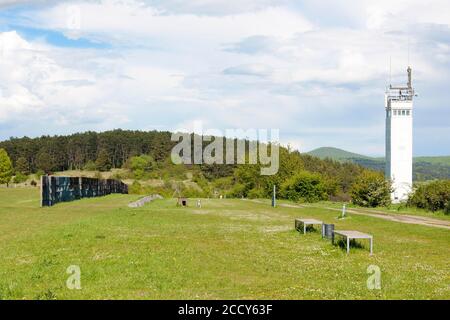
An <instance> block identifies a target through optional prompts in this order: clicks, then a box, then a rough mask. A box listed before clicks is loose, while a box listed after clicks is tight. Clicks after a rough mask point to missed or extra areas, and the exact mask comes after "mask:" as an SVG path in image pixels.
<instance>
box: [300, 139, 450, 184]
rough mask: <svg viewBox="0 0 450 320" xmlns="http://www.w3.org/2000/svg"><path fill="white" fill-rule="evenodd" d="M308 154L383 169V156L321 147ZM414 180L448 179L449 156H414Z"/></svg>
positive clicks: (449, 174) (449, 177)
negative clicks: (377, 156) (371, 155)
mask: <svg viewBox="0 0 450 320" xmlns="http://www.w3.org/2000/svg"><path fill="white" fill-rule="evenodd" d="M308 154H309V155H312V156H315V157H318V158H321V159H325V158H330V159H333V160H336V161H339V162H352V163H357V164H359V165H361V166H363V167H365V168H370V169H374V170H378V171H384V167H385V160H384V158H374V157H369V156H365V155H361V154H357V153H353V152H349V151H346V150H342V149H339V148H333V147H322V148H318V149H315V150H312V151H310V152H308ZM413 179H414V181H426V180H433V179H450V156H439V157H414V159H413Z"/></svg>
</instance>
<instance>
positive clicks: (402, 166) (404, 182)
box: [385, 67, 414, 203]
mask: <svg viewBox="0 0 450 320" xmlns="http://www.w3.org/2000/svg"><path fill="white" fill-rule="evenodd" d="M413 97H414V89H413V88H412V83H411V67H408V84H407V85H406V86H392V85H390V86H389V88H388V89H387V90H386V95H385V107H386V177H387V178H388V179H390V180H391V182H392V187H393V189H394V191H393V193H392V201H393V202H394V203H398V202H401V201H404V200H407V199H408V194H409V193H410V192H411V189H412V128H413V118H412V111H413Z"/></svg>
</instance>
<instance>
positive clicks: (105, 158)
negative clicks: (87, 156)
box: [95, 149, 111, 171]
mask: <svg viewBox="0 0 450 320" xmlns="http://www.w3.org/2000/svg"><path fill="white" fill-rule="evenodd" d="M95 165H96V167H97V170H100V171H108V170H109V169H111V160H110V159H109V154H108V151H107V150H106V149H101V150H100V152H99V153H98V156H97V160H96V161H95Z"/></svg>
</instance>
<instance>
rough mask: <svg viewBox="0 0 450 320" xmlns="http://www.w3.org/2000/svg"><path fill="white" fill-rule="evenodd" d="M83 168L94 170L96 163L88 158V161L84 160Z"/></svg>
mask: <svg viewBox="0 0 450 320" xmlns="http://www.w3.org/2000/svg"><path fill="white" fill-rule="evenodd" d="M84 170H86V171H95V170H97V165H96V164H95V162H94V161H92V160H89V161H88V162H86V164H85V165H84Z"/></svg>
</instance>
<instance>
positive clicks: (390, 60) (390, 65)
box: [389, 56, 392, 87]
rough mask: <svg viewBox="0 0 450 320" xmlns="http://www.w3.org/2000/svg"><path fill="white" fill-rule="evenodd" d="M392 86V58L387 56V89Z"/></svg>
mask: <svg viewBox="0 0 450 320" xmlns="http://www.w3.org/2000/svg"><path fill="white" fill-rule="evenodd" d="M391 86H392V56H389V87H391Z"/></svg>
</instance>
